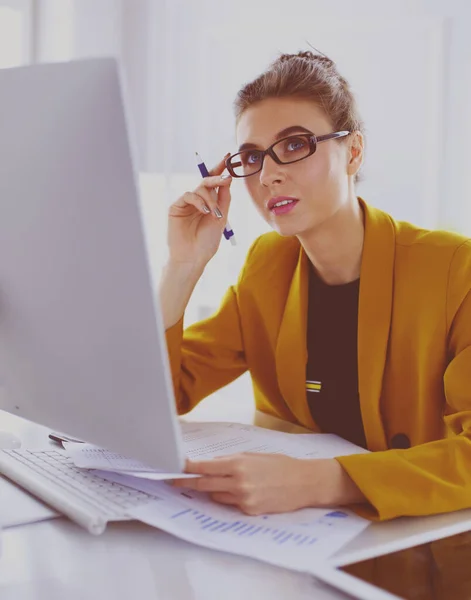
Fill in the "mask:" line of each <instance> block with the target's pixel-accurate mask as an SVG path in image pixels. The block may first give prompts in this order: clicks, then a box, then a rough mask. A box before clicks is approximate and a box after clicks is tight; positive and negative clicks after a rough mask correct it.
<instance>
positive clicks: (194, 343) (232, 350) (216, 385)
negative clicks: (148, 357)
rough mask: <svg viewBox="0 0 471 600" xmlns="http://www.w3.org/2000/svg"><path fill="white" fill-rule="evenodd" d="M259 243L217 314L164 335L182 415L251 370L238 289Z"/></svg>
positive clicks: (178, 407)
mask: <svg viewBox="0 0 471 600" xmlns="http://www.w3.org/2000/svg"><path fill="white" fill-rule="evenodd" d="M257 241H258V240H256V241H255V242H254V244H253V245H252V247H251V248H250V250H249V253H248V255H247V258H246V260H245V264H244V267H243V268H242V271H241V273H240V275H239V279H238V282H237V285H235V286H231V287H230V288H229V289H228V290H227V292H226V294H225V296H224V298H223V300H222V302H221V305H220V307H219V309H218V311H217V312H216V313H215V314H214V315H212V316H211V317H209V318H208V319H205V320H203V321H199V322H198V323H195V324H193V325H191V326H190V327H188V328H186V329H185V330H183V317H182V318H181V319H180V321H179V322H178V323H176V324H175V325H173V326H172V327H170V328H169V329H167V331H166V332H165V335H166V341H167V349H168V355H169V361H170V370H171V373H172V380H173V388H174V393H175V400H176V404H177V411H178V413H179V414H184V413H186V412H188V411H189V410H191V409H192V408H194V407H195V406H196V405H197V404H198V402H199V401H200V400H202V399H203V398H205V397H206V396H209V395H210V394H212V393H213V392H215V391H216V390H218V389H220V388H222V387H224V386H225V385H227V384H229V383H231V381H234V379H237V377H239V376H240V375H242V374H243V373H244V372H245V371H246V370H247V368H248V366H247V362H246V358H245V350H244V341H243V332H242V327H241V320H240V314H239V288H240V286H241V285H243V279H244V274H245V271H246V269H247V265H248V263H249V261H250V258H251V256H252V252H253V250H254V248H255V245H256V244H257Z"/></svg>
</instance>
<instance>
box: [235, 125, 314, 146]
mask: <svg viewBox="0 0 471 600" xmlns="http://www.w3.org/2000/svg"><path fill="white" fill-rule="evenodd" d="M299 132H302V133H311V134H312V131H310V130H309V129H306V127H303V126H302V125H291V126H290V127H286V129H282V130H281V131H279V132H278V133H277V134H276V135H275V140H281V138H284V137H287V136H288V135H291V134H292V133H299ZM252 148H257V144H252V143H250V142H247V143H246V144H242V145H241V146H239V152H242V150H250V149H252Z"/></svg>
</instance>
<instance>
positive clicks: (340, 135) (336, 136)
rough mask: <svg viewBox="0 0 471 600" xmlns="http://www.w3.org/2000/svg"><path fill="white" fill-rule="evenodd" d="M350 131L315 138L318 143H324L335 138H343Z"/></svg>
mask: <svg viewBox="0 0 471 600" xmlns="http://www.w3.org/2000/svg"><path fill="white" fill-rule="evenodd" d="M350 134H351V131H336V132H335V133H327V134H326V135H319V136H316V140H317V141H318V142H325V141H326V140H333V139H335V138H340V137H345V136H346V135H350Z"/></svg>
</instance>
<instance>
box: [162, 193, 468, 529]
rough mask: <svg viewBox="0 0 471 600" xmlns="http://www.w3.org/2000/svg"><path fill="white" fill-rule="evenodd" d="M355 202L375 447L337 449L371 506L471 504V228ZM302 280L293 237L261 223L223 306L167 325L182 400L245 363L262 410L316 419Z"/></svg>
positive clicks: (367, 413)
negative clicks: (436, 226) (349, 451)
mask: <svg viewBox="0 0 471 600" xmlns="http://www.w3.org/2000/svg"><path fill="white" fill-rule="evenodd" d="M359 202H360V204H361V206H362V208H363V211H364V215H365V239H364V247H363V258H362V265H361V274H360V298H359V314H358V375H359V392H360V405H361V414H362V419H363V424H364V428H365V434H366V440H367V445H368V449H369V450H371V451H372V452H371V453H368V454H359V455H354V456H345V457H340V458H338V459H337V460H339V462H340V463H341V464H342V466H343V468H344V469H345V470H346V471H347V472H348V473H349V475H350V476H351V478H352V479H353V480H354V481H355V483H356V484H357V486H358V487H359V488H360V489H361V491H362V492H363V494H364V495H365V497H366V498H367V499H368V501H369V504H365V505H362V506H358V507H355V509H356V510H357V511H358V512H360V514H363V515H364V516H367V517H368V518H371V519H375V520H383V519H391V518H393V517H397V516H401V515H428V514H434V513H441V512H448V511H453V510H458V509H462V508H467V507H471V239H468V238H465V237H462V236H460V235H457V234H455V233H449V232H444V231H427V230H424V229H419V228H418V227H415V226H413V225H410V224H409V223H405V222H397V221H395V220H394V219H393V218H392V217H391V216H390V215H388V214H386V213H384V212H382V211H380V210H378V209H376V208H373V207H371V206H369V205H367V204H366V203H365V202H364V201H363V200H362V199H361V198H359ZM307 290H308V258H307V256H306V254H305V253H304V251H303V249H302V247H301V245H300V243H299V241H298V240H297V238H296V237H282V236H280V235H278V234H277V233H275V232H272V233H268V234H265V235H262V236H261V237H259V238H258V239H257V240H256V241H255V243H254V244H253V246H252V247H251V249H250V251H249V253H248V256H247V259H246V262H245V265H244V267H243V269H242V271H241V273H240V276H239V279H238V282H237V285H235V286H232V287H230V288H229V290H228V291H227V293H226V295H225V297H224V299H223V301H222V304H221V306H220V308H219V310H218V311H217V312H216V313H215V314H214V315H213V316H212V317H210V318H209V319H206V320H204V321H202V322H200V323H197V324H195V325H192V326H191V327H189V328H187V329H186V330H185V332H183V323H182V321H183V319H182V320H181V321H180V322H178V323H177V324H175V325H174V326H173V327H171V328H169V329H168V330H167V332H166V337H167V345H168V351H169V358H170V365H171V370H172V376H173V383H174V388H175V394H176V399H177V407H178V411H179V412H180V413H185V412H187V411H188V410H190V409H191V408H193V407H194V406H195V405H196V404H197V403H198V402H199V401H200V400H201V399H202V398H204V397H205V396H207V395H209V394H211V393H212V392H214V391H215V390H217V389H219V388H221V387H222V386H224V385H226V384H228V383H229V382H231V381H232V380H234V379H235V378H237V377H239V375H241V374H242V373H244V372H245V371H246V370H247V369H248V370H249V371H250V374H251V377H252V381H253V388H254V394H255V403H256V407H257V408H258V409H259V410H262V411H265V412H267V413H269V414H272V415H274V416H276V417H279V418H281V419H285V420H287V421H291V422H293V423H299V424H301V425H303V426H305V427H308V428H310V429H312V430H313V431H319V428H318V427H317V425H316V423H315V422H314V421H313V419H312V416H311V414H310V411H309V407H308V404H307V398H306V362H307V350H306V324H307V305H308V295H307ZM339 418H341V415H340V417H339ZM408 446H410V447H408Z"/></svg>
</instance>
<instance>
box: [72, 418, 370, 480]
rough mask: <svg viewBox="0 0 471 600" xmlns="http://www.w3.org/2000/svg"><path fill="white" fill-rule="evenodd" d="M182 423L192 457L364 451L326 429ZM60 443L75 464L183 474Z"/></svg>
mask: <svg viewBox="0 0 471 600" xmlns="http://www.w3.org/2000/svg"><path fill="white" fill-rule="evenodd" d="M181 427H182V436H183V447H184V452H185V455H186V456H187V457H188V458H190V459H192V460H207V459H210V458H214V457H216V456H224V455H229V454H236V453H240V452H266V453H272V454H275V453H276V454H286V455H288V456H292V457H295V458H306V459H308V458H333V457H334V456H341V455H346V454H356V453H360V452H367V450H365V449H364V448H360V447H359V446H355V445H354V444H352V443H350V442H347V441H346V440H344V439H342V438H341V437H339V436H337V435H333V434H326V433H312V434H295V433H284V432H281V431H272V430H270V429H264V428H262V427H256V426H254V425H242V424H239V423H213V422H209V423H192V422H189V423H187V422H181ZM63 445H64V448H65V449H66V450H67V454H68V455H69V456H70V457H71V458H72V460H73V461H74V464H75V465H76V466H77V467H81V468H86V469H101V470H106V471H113V472H117V473H119V472H125V473H136V474H137V473H141V475H140V476H141V477H146V474H153V475H152V478H153V479H165V478H167V479H172V478H175V477H177V476H178V477H182V474H177V473H161V472H159V471H158V470H156V469H153V468H152V467H149V466H147V465H145V464H144V463H142V462H139V461H136V460H133V459H131V458H126V457H125V456H122V455H121V454H117V453H115V452H110V451H108V450H105V449H103V448H99V447H98V446H93V445H92V444H82V443H80V444H77V443H73V442H66V443H64V444H63ZM149 476H150V475H149Z"/></svg>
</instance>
